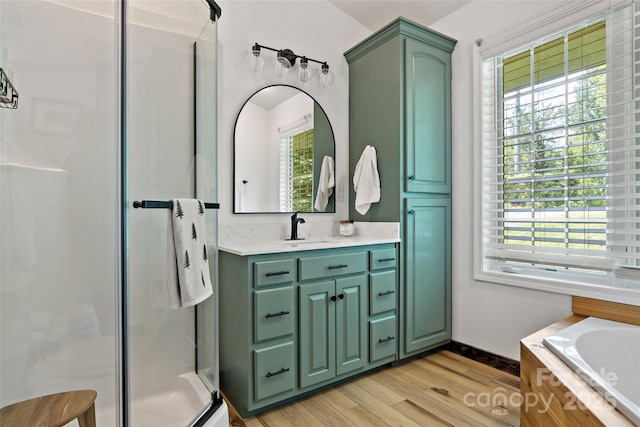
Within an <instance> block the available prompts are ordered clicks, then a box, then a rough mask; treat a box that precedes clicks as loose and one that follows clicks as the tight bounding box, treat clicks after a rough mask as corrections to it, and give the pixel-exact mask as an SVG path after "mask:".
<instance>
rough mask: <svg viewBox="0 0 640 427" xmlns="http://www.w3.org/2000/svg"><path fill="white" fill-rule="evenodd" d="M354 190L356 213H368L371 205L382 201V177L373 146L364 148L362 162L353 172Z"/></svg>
mask: <svg viewBox="0 0 640 427" xmlns="http://www.w3.org/2000/svg"><path fill="white" fill-rule="evenodd" d="M353 189H354V190H355V192H356V201H355V204H356V211H358V212H359V213H360V214H361V215H364V214H366V213H367V211H368V210H369V208H370V207H371V203H376V202H379V201H380V176H379V175H378V159H377V156H376V149H375V148H374V147H372V146H371V145H367V146H366V147H364V150H363V151H362V155H360V160H358V163H357V164H356V168H355V171H354V172H353Z"/></svg>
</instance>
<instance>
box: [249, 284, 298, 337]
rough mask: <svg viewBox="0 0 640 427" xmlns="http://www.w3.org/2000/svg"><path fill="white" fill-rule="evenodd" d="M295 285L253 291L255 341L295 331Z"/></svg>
mask: <svg viewBox="0 0 640 427" xmlns="http://www.w3.org/2000/svg"><path fill="white" fill-rule="evenodd" d="M293 301H294V300H293V287H292V286H287V287H283V288H276V289H265V290H262V291H254V292H253V325H254V328H253V340H254V341H255V342H258V341H263V340H268V339H271V338H275V337H281V336H283V335H288V334H292V333H293V325H294V311H293V307H294V306H293Z"/></svg>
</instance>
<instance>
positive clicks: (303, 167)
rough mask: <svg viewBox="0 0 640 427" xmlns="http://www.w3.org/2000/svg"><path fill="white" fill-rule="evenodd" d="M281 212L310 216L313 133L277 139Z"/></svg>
mask: <svg viewBox="0 0 640 427" xmlns="http://www.w3.org/2000/svg"><path fill="white" fill-rule="evenodd" d="M280 211H281V212H313V129H309V130H306V131H303V132H300V133H296V134H293V135H289V136H285V137H282V138H281V139H280Z"/></svg>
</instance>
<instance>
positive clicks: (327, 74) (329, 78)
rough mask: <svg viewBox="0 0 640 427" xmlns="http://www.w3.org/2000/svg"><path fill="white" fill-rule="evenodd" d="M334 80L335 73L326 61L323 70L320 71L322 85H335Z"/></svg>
mask: <svg viewBox="0 0 640 427" xmlns="http://www.w3.org/2000/svg"><path fill="white" fill-rule="evenodd" d="M334 81H335V77H334V76H333V73H332V72H331V70H330V69H329V65H327V63H326V62H325V63H323V64H322V72H321V73H320V85H321V86H322V87H329V86H331V85H333V82H334Z"/></svg>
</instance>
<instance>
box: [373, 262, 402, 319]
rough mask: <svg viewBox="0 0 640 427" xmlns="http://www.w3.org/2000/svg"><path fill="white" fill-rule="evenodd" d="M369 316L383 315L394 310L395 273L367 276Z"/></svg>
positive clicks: (390, 271)
mask: <svg viewBox="0 0 640 427" xmlns="http://www.w3.org/2000/svg"><path fill="white" fill-rule="evenodd" d="M369 286H370V289H371V291H370V293H369V295H370V297H369V298H370V299H369V314H370V315H371V316H373V315H375V314H380V313H384V312H385V311H390V310H395V309H396V271H395V270H389V271H383V272H379V273H371V275H370V276H369Z"/></svg>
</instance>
